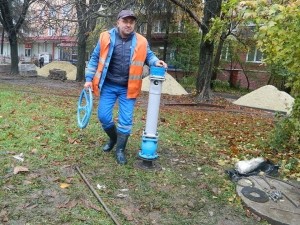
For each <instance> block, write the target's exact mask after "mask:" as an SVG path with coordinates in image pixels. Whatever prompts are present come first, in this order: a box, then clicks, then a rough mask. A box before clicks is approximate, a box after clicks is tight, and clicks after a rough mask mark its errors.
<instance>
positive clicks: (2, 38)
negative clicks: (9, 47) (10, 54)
mask: <svg viewBox="0 0 300 225" xmlns="http://www.w3.org/2000/svg"><path fill="white" fill-rule="evenodd" d="M4 33H5V31H4V29H2V35H1V55H3V45H4Z"/></svg>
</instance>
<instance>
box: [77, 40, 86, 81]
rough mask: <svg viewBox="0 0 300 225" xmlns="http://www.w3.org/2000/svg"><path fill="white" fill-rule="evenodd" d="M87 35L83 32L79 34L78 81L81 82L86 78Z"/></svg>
mask: <svg viewBox="0 0 300 225" xmlns="http://www.w3.org/2000/svg"><path fill="white" fill-rule="evenodd" d="M85 39H86V37H85V35H83V34H78V47H77V48H78V60H77V74H76V81H78V82H81V81H84V79H85V77H84V76H85V53H86V40H85Z"/></svg>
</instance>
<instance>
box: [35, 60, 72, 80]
mask: <svg viewBox="0 0 300 225" xmlns="http://www.w3.org/2000/svg"><path fill="white" fill-rule="evenodd" d="M52 69H60V70H64V71H66V73H67V79H68V80H76V73H77V68H76V66H74V65H72V64H71V63H70V62H66V61H53V62H51V63H49V64H47V65H45V66H43V67H42V68H39V67H36V71H37V74H38V75H39V76H43V77H48V76H49V70H52Z"/></svg>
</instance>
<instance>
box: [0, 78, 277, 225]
mask: <svg viewBox="0 0 300 225" xmlns="http://www.w3.org/2000/svg"><path fill="white" fill-rule="evenodd" d="M3 87H4V85H1V84H0V88H3ZM18 88H20V87H18ZM39 92H40V93H39ZM0 99H1V103H0V130H1V132H0V167H1V169H0V176H1V180H0V185H1V187H2V188H1V189H0V199H1V202H0V211H1V212H2V213H1V215H2V216H1V218H0V221H1V220H2V222H6V223H8V224H25V223H27V224H107V225H110V224H114V223H113V222H112V220H111V219H110V218H109V216H108V215H107V213H106V212H105V211H104V209H103V208H102V207H101V205H100V204H99V202H97V200H96V199H95V197H94V196H93V194H92V193H91V192H90V190H89V189H88V188H87V186H86V185H85V184H84V182H83V181H82V179H81V177H80V176H79V174H78V173H76V170H74V168H73V166H74V165H78V166H79V167H80V169H81V170H82V172H83V173H84V174H85V175H86V177H87V178H88V180H89V181H90V183H91V184H92V186H93V187H94V188H95V189H97V188H96V186H97V184H98V185H100V186H105V188H103V189H97V192H98V193H99V195H100V196H101V198H103V201H104V202H105V203H106V204H107V206H108V207H109V208H110V210H111V211H112V212H113V213H114V214H115V215H116V217H117V218H118V220H119V221H120V222H121V224H125V225H126V224H128V225H129V224H164V225H165V224H166V225H168V224H172V225H176V224H178V225H179V224H180V225H181V224H216V223H218V221H223V220H224V219H225V218H227V219H231V220H233V221H235V222H239V223H240V224H257V223H258V222H257V221H256V220H255V219H254V218H251V217H250V218H248V217H246V216H245V212H244V210H243V207H242V204H241V202H240V199H239V198H238V197H237V196H236V193H235V185H234V184H233V183H232V182H231V181H230V180H229V179H228V178H227V177H226V175H225V173H224V169H226V167H225V166H220V165H219V164H218V162H219V161H220V160H227V161H228V162H229V163H228V164H227V167H232V166H233V163H234V162H233V161H230V158H232V157H238V155H235V154H233V153H232V152H231V147H232V145H231V144H230V142H229V141H228V140H229V138H228V137H229V136H230V135H231V134H230V132H231V131H233V130H234V132H235V133H237V134H238V135H245V134H246V133H251V131H252V130H256V131H257V130H258V129H259V130H260V131H261V133H262V134H261V135H253V136H251V135H250V137H249V138H248V139H246V141H247V143H249V144H251V146H252V147H253V146H254V147H253V148H257V147H258V146H257V143H259V141H260V140H261V139H263V138H265V136H264V135H267V133H268V132H269V131H270V130H271V128H272V125H270V124H271V123H270V121H268V120H266V119H265V118H253V120H252V119H251V117H249V118H248V117H247V118H246V116H243V115H230V114H229V113H217V112H201V111H194V110H192V111H188V110H187V111H183V109H178V108H174V109H173V108H164V107H162V108H161V109H160V117H161V118H164V120H161V121H160V122H159V125H158V131H159V148H158V153H159V155H160V157H159V159H158V160H157V163H158V164H159V165H160V166H161V167H162V169H161V170H158V171H145V170H141V169H138V168H136V167H135V164H136V163H137V162H138V160H137V153H138V151H139V148H140V143H141V135H142V130H143V128H144V125H145V120H144V118H145V115H146V106H144V105H143V104H139V105H138V106H137V108H136V112H135V124H134V130H133V133H132V135H131V137H130V139H129V143H128V146H127V149H128V150H127V156H128V164H127V165H125V166H118V165H117V164H116V162H115V159H114V156H113V153H108V154H104V153H102V152H101V150H100V149H101V146H102V145H103V144H104V142H105V141H106V136H105V134H104V133H103V132H102V131H101V130H100V128H99V127H100V125H99V122H98V121H97V118H96V110H95V108H94V110H93V115H92V118H91V121H90V124H89V125H88V127H87V128H85V129H83V130H80V129H78V127H77V119H76V108H77V98H75V97H68V96H49V95H46V94H45V93H43V90H38V89H37V90H36V93H31V92H20V91H18V89H15V87H14V86H11V87H9V86H7V85H6V86H5V90H4V91H2V90H1V92H0ZM240 119H242V120H243V121H244V122H245V123H246V120H249V121H250V123H251V122H253V121H256V122H257V123H260V126H255V124H254V125H251V124H249V125H248V127H247V131H245V133H243V132H244V131H243V128H242V127H240V125H239V124H234V123H233V122H234V121H238V120H240ZM228 121H230V122H228ZM258 139H259V140H258ZM233 140H234V139H231V141H233ZM236 141H237V142H238V141H239V140H238V139H236ZM244 141H245V140H244ZM241 142H242V141H241ZM240 151H242V150H240ZM20 153H23V155H24V162H20V161H18V160H16V159H15V158H13V156H15V155H18V154H20ZM239 154H241V155H243V156H246V155H245V154H243V153H242V152H240V153H239ZM247 154H248V156H251V153H249V151H248V152H247ZM17 166H23V167H26V168H28V170H29V172H20V173H18V174H14V173H13V171H14V169H15V168H16V167H17ZM62 184H68V185H69V186H68V187H67V188H62V186H61V185H62ZM123 189H126V190H125V191H124V190H123ZM119 194H123V195H125V197H124V198H120V197H118V195H119ZM260 223H261V224H264V222H260Z"/></svg>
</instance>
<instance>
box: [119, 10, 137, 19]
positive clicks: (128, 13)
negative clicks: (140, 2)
mask: <svg viewBox="0 0 300 225" xmlns="http://www.w3.org/2000/svg"><path fill="white" fill-rule="evenodd" d="M125 17H132V18H134V19H135V20H136V16H135V15H134V13H133V12H132V11H131V10H122V11H121V12H120V13H119V14H118V19H123V18H125Z"/></svg>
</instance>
